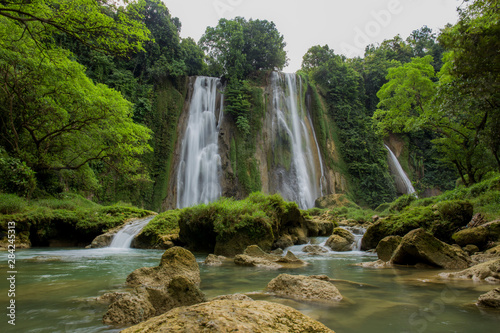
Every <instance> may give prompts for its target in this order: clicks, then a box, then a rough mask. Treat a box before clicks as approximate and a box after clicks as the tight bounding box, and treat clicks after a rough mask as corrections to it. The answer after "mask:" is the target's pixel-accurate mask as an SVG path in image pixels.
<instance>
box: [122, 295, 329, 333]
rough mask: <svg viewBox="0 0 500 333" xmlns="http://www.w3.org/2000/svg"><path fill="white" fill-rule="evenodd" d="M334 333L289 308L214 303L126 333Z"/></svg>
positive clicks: (174, 313) (262, 303)
mask: <svg viewBox="0 0 500 333" xmlns="http://www.w3.org/2000/svg"><path fill="white" fill-rule="evenodd" d="M140 332H144V333H146V332H164V333H169V332H172V333H179V332H184V333H202V332H203V333H207V332H213V333H226V332H241V333H254V332H259V333H275V332H283V333H286V332H289V333H292V332H294V333H309V332H315V333H334V332H333V331H332V330H330V329H329V328H327V327H326V326H324V325H323V324H321V323H319V322H317V321H315V320H313V319H311V318H309V317H307V316H306V315H304V314H302V313H300V312H299V311H297V310H295V309H293V308H290V307H288V306H285V305H281V304H277V303H270V302H265V301H239V300H214V301H211V302H206V303H202V304H196V305H192V306H189V307H182V308H176V309H173V310H171V311H169V312H167V313H165V314H163V315H161V316H158V317H154V318H151V319H150V320H148V321H146V322H144V323H141V324H139V325H136V326H133V327H130V328H127V329H125V330H123V331H122V333H140Z"/></svg>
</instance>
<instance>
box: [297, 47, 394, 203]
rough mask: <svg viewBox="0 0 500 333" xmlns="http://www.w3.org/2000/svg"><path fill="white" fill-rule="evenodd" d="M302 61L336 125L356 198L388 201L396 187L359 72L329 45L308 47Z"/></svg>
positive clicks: (304, 69) (392, 196) (365, 200)
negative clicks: (373, 123) (376, 132)
mask: <svg viewBox="0 0 500 333" xmlns="http://www.w3.org/2000/svg"><path fill="white" fill-rule="evenodd" d="M302 64H303V68H302V70H303V71H304V72H306V73H307V74H308V76H309V78H310V79H311V80H312V81H313V82H314V83H316V84H317V85H318V86H319V89H318V90H319V91H320V92H321V93H322V95H323V97H324V98H325V100H326V102H327V108H328V115H329V116H330V117H331V119H333V120H334V121H335V124H337V126H338V132H337V135H338V137H339V139H340V141H341V145H340V149H341V151H342V156H343V158H344V160H345V161H346V164H347V168H348V172H349V174H350V175H351V178H352V182H353V184H354V188H355V189H356V190H355V195H356V197H357V199H358V200H359V201H360V202H363V203H364V204H367V205H369V206H372V207H376V206H378V205H379V204H381V203H383V202H388V201H391V200H392V199H394V197H395V188H394V184H393V181H392V179H391V177H390V175H389V173H388V166H387V152H386V151H385V150H384V149H383V145H382V142H381V139H380V138H379V137H377V136H376V135H375V134H374V133H373V131H372V129H371V122H372V120H371V118H369V117H368V116H367V113H366V109H365V103H364V102H365V100H364V99H365V91H364V85H363V78H362V76H361V75H360V74H359V73H358V72H357V71H356V70H355V69H354V65H353V63H352V62H349V61H347V59H346V58H345V57H343V56H340V55H336V54H335V53H334V52H333V50H331V49H330V48H329V47H328V45H325V46H314V47H312V48H310V49H309V51H308V52H307V53H306V54H305V55H304V57H303V63H302Z"/></svg>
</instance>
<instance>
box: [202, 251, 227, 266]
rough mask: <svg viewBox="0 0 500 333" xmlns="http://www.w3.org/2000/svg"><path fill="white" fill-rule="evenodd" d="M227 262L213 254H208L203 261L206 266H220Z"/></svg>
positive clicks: (222, 257) (224, 258)
mask: <svg viewBox="0 0 500 333" xmlns="http://www.w3.org/2000/svg"><path fill="white" fill-rule="evenodd" d="M224 260H227V258H226V257H224V256H217V255H215V254H209V255H208V256H207V258H206V259H205V262H204V264H205V265H207V266H220V265H222V261H224Z"/></svg>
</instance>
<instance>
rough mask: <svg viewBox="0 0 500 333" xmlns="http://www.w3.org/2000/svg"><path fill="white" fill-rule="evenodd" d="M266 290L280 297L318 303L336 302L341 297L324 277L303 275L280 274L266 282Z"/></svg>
mask: <svg viewBox="0 0 500 333" xmlns="http://www.w3.org/2000/svg"><path fill="white" fill-rule="evenodd" d="M267 290H268V291H271V292H273V293H274V294H276V295H278V296H282V297H287V298H293V299H298V300H307V301H314V302H320V303H338V302H339V301H341V300H342V298H343V297H342V295H341V294H340V292H339V290H338V289H337V288H336V287H335V285H333V284H332V283H330V282H328V281H325V280H324V278H321V279H318V278H317V277H314V276H305V275H290V274H280V275H278V276H277V277H276V278H274V279H272V280H271V281H270V282H269V283H268V285H267Z"/></svg>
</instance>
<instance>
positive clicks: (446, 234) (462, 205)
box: [429, 200, 474, 243]
mask: <svg viewBox="0 0 500 333" xmlns="http://www.w3.org/2000/svg"><path fill="white" fill-rule="evenodd" d="M436 207H437V211H438V213H439V219H438V221H437V222H435V223H433V225H432V227H431V228H430V230H429V231H430V232H431V233H432V234H433V235H434V236H435V237H437V238H438V239H440V240H442V241H444V242H447V243H451V242H452V235H453V234H454V233H455V232H456V231H458V230H460V228H462V227H464V226H466V225H467V223H469V222H470V220H471V219H472V215H473V210H474V207H473V206H472V204H471V203H470V202H468V201H464V200H451V201H443V202H440V203H438V204H437V205H436Z"/></svg>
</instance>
